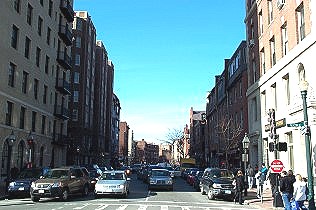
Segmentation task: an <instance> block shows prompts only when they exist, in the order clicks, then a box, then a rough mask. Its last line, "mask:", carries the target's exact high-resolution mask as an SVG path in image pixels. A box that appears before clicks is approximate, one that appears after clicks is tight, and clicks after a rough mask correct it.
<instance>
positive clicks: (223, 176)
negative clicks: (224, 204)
mask: <svg viewBox="0 0 316 210" xmlns="http://www.w3.org/2000/svg"><path fill="white" fill-rule="evenodd" d="M233 180H234V174H233V172H231V171H230V170H228V169H220V168H207V169H205V170H204V173H203V176H202V178H201V179H200V189H201V193H202V195H204V194H207V197H208V199H210V200H212V199H215V198H223V199H226V200H230V201H233V200H234V197H235V193H236V190H235V189H234V185H233Z"/></svg>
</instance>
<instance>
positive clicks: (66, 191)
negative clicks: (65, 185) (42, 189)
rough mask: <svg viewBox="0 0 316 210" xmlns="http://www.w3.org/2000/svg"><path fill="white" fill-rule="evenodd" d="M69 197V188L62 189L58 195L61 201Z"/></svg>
mask: <svg viewBox="0 0 316 210" xmlns="http://www.w3.org/2000/svg"><path fill="white" fill-rule="evenodd" d="M68 197H69V190H68V189H63V191H62V193H61V196H60V200H62V201H67V200H68Z"/></svg>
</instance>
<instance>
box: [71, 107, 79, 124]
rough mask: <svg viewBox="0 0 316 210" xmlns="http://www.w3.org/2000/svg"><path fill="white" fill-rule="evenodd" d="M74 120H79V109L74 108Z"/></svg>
mask: <svg viewBox="0 0 316 210" xmlns="http://www.w3.org/2000/svg"><path fill="white" fill-rule="evenodd" d="M72 121H78V109H73V110H72Z"/></svg>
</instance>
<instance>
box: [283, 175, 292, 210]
mask: <svg viewBox="0 0 316 210" xmlns="http://www.w3.org/2000/svg"><path fill="white" fill-rule="evenodd" d="M280 191H281V194H282V200H283V205H284V210H292V207H291V203H290V199H291V198H292V196H293V183H292V180H291V177H289V176H288V175H287V172H286V171H282V173H281V179H280Z"/></svg>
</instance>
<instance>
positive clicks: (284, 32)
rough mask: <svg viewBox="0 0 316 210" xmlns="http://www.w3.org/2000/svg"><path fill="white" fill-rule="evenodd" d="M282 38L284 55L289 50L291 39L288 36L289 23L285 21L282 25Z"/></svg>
mask: <svg viewBox="0 0 316 210" xmlns="http://www.w3.org/2000/svg"><path fill="white" fill-rule="evenodd" d="M281 39H282V52H283V56H285V55H286V54H287V52H288V50H289V47H288V46H289V41H288V37H287V24H286V23H284V24H283V25H282V27H281Z"/></svg>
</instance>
